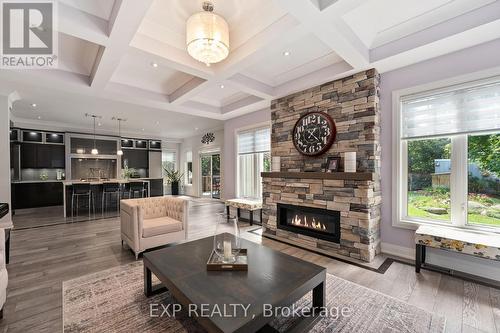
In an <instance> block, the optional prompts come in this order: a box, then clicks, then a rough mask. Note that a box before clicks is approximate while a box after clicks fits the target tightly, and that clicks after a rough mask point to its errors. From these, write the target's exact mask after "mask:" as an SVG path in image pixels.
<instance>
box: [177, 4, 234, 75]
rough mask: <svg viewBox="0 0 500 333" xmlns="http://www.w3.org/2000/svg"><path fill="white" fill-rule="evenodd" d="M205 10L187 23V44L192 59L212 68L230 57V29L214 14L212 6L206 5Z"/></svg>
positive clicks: (204, 5) (193, 16) (222, 19)
mask: <svg viewBox="0 0 500 333" xmlns="http://www.w3.org/2000/svg"><path fill="white" fill-rule="evenodd" d="M203 9H204V10H205V11H203V12H199V13H196V14H194V15H192V16H191V17H190V18H189V19H188V21H187V29H186V32H187V33H186V44H187V51H188V53H189V55H190V56H191V57H193V58H194V59H196V60H198V61H201V62H203V63H205V64H206V65H207V66H210V64H214V63H217V62H220V61H222V60H224V59H226V58H227V56H228V55H229V27H228V25H227V22H226V21H225V20H224V18H222V17H221V16H219V15H217V14H215V13H213V12H212V10H213V6H212V4H210V3H204V4H203Z"/></svg>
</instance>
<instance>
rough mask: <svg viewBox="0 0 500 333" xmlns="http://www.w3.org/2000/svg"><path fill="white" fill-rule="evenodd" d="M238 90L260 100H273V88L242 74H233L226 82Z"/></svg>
mask: <svg viewBox="0 0 500 333" xmlns="http://www.w3.org/2000/svg"><path fill="white" fill-rule="evenodd" d="M227 81H228V82H229V83H230V84H231V85H232V86H234V87H236V88H238V89H239V90H241V91H243V92H245V93H247V94H251V95H254V96H257V97H260V98H267V99H272V98H274V88H273V87H271V86H268V85H267V84H265V83H262V82H260V81H257V80H254V79H252V78H249V77H248V76H245V75H243V74H235V75H233V76H232V77H230V78H229V79H228V80H227Z"/></svg>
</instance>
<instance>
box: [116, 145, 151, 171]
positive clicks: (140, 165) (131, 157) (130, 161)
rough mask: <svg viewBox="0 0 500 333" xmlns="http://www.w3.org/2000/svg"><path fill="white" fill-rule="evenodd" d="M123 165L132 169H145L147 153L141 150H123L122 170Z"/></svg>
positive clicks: (146, 166)
mask: <svg viewBox="0 0 500 333" xmlns="http://www.w3.org/2000/svg"><path fill="white" fill-rule="evenodd" d="M125 165H127V166H128V167H129V168H134V169H147V168H148V151H147V150H142V149H123V155H122V168H124V167H125Z"/></svg>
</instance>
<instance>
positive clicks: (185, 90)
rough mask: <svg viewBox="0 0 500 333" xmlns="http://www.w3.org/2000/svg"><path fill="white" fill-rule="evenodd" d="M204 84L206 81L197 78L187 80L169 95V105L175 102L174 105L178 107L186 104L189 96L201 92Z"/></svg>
mask: <svg viewBox="0 0 500 333" xmlns="http://www.w3.org/2000/svg"><path fill="white" fill-rule="evenodd" d="M205 82H206V80H203V79H201V78H199V77H196V76H195V77H193V78H192V79H191V80H189V81H188V82H186V83H185V84H184V85H182V86H181V87H179V88H177V89H176V90H175V91H174V92H173V93H171V94H170V96H169V100H170V103H174V102H175V103H174V104H178V105H179V104H182V103H184V102H186V101H187V100H188V99H189V97H191V95H193V94H194V93H195V92H198V91H201V89H202V88H203V84H204V83H205Z"/></svg>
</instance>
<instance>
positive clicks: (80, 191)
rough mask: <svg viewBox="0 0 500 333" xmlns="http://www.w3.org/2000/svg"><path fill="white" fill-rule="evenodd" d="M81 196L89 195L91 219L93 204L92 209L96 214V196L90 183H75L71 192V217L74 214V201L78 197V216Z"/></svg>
mask: <svg viewBox="0 0 500 333" xmlns="http://www.w3.org/2000/svg"><path fill="white" fill-rule="evenodd" d="M80 197H88V203H89V219H90V207H91V206H92V210H93V212H94V216H95V198H94V193H93V192H92V189H91V188H90V184H73V190H72V193H71V218H73V216H74V214H73V213H74V211H75V210H74V203H75V198H76V216H78V199H79V198H80Z"/></svg>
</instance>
